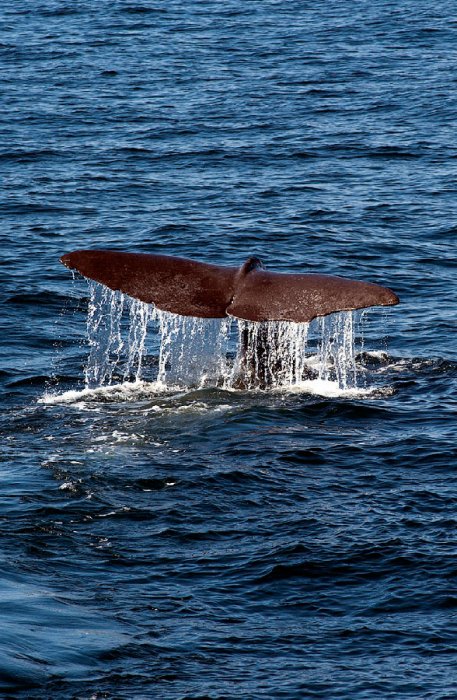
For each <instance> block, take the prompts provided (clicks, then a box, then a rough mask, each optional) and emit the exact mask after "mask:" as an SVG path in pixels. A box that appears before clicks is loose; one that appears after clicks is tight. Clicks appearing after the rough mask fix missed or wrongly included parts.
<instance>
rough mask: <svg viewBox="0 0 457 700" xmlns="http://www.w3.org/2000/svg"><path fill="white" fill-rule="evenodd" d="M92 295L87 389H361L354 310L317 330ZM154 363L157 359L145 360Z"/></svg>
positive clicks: (102, 292)
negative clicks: (310, 384) (322, 385)
mask: <svg viewBox="0 0 457 700" xmlns="http://www.w3.org/2000/svg"><path fill="white" fill-rule="evenodd" d="M89 290H90V301H89V306H88V316H87V335H88V345H89V356H88V361H87V366H86V369H85V379H86V387H87V388H95V387H99V386H109V385H111V384H112V383H113V382H114V383H115V382H119V381H139V380H144V379H146V380H150V381H156V382H157V383H158V385H160V386H162V387H163V388H164V389H166V388H170V387H183V388H185V387H204V386H207V387H211V386H212V387H214V386H220V387H223V388H226V389H231V388H248V389H249V388H256V387H259V386H260V387H271V388H288V387H289V388H292V387H296V386H297V385H299V384H300V382H302V381H303V380H305V379H306V380H309V379H318V380H319V381H325V382H329V381H330V382H334V383H335V384H336V386H338V388H340V389H342V390H346V389H351V388H356V387H357V370H356V363H355V354H356V353H355V340H354V318H353V316H354V312H351V311H349V312H341V313H338V314H333V315H331V316H326V317H324V318H321V319H317V321H315V322H313V323H311V324H308V323H292V322H288V321H270V322H262V323H254V322H251V321H244V320H238V319H235V318H231V317H227V318H224V319H204V318H195V317H184V316H178V315H176V314H171V313H168V312H166V311H161V310H159V309H157V308H155V307H154V306H153V305H151V304H144V303H143V302H141V301H138V300H135V299H131V298H129V297H127V296H125V295H123V294H122V293H120V292H113V291H111V290H110V289H107V288H106V287H103V286H101V285H99V284H96V283H92V282H90V283H89ZM148 331H151V332H150V333H148ZM148 343H150V344H151V346H152V347H151V350H150V352H149V353H148V352H147V344H148ZM309 346H311V350H310V352H308V353H307V350H308V347H309ZM151 357H152V358H154V357H156V358H158V359H157V360H156V361H155V362H150V361H149V362H146V360H147V359H148V358H151Z"/></svg>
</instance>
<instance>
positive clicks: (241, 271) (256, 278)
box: [60, 250, 399, 323]
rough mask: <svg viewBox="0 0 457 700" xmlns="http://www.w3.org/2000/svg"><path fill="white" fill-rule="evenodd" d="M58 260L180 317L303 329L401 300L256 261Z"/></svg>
mask: <svg viewBox="0 0 457 700" xmlns="http://www.w3.org/2000/svg"><path fill="white" fill-rule="evenodd" d="M60 260H61V262H62V263H63V264H64V265H65V266H66V267H68V268H70V269H72V270H77V271H78V272H80V273H81V274H82V275H84V277H88V278H89V279H91V280H94V281H95V282H100V283H101V284H104V285H106V286H107V287H109V288H110V289H112V290H115V291H121V292H124V293H125V294H127V295H128V296H131V297H133V298H135V299H139V300H140V301H144V302H146V303H152V304H155V306H157V308H159V309H161V310H162V311H169V312H171V313H175V314H180V315H182V316H197V317H200V318H223V317H225V316H235V317H236V318H240V319H245V320H247V321H295V322H296V323H303V322H310V321H312V320H313V319H314V318H316V317H318V316H327V315H328V314H331V313H335V312H336V311H350V310H352V309H364V308H367V307H370V306H392V305H394V304H398V302H399V299H398V297H397V295H396V294H395V293H394V292H392V291H391V290H390V289H388V288H387V287H383V286H381V285H379V284H373V283H371V282H360V281H357V280H350V279H347V278H345V277H336V276H332V275H317V274H296V273H295V274H289V273H278V272H268V271H267V270H265V269H264V268H263V265H262V263H261V262H260V260H259V259H258V258H249V259H248V260H247V261H246V262H245V263H244V264H243V265H242V266H241V267H239V268H237V267H222V266H220V265H211V264H209V263H201V262H196V261H194V260H188V259H187V258H178V257H172V256H169V255H151V254H146V253H122V252H117V251H112V250H77V251H74V252H73V253H67V254H66V255H63V256H62V257H61V259H60Z"/></svg>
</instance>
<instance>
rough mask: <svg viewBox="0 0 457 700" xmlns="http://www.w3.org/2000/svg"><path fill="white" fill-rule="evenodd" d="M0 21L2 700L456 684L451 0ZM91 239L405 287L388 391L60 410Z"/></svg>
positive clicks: (371, 345)
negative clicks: (78, 256) (78, 271)
mask: <svg viewBox="0 0 457 700" xmlns="http://www.w3.org/2000/svg"><path fill="white" fill-rule="evenodd" d="M0 20H1V21H0V32H1V34H0V47H1V56H2V63H1V72H0V82H1V94H2V98H3V100H2V109H1V111H0V141H1V145H0V147H1V150H0V168H1V172H2V181H3V185H2V203H1V213H2V228H1V239H2V248H1V251H2V254H1V260H0V264H1V267H0V275H1V300H2V316H1V324H2V332H1V341H0V380H1V384H2V393H3V412H2V415H1V418H0V430H1V454H2V456H1V492H0V527H1V540H0V558H1V579H0V591H1V592H0V617H1V623H0V629H1V637H0V689H1V692H2V694H3V696H4V697H11V698H12V697H14V698H19V697H20V698H37V699H38V698H55V699H63V698H78V699H82V698H84V699H89V698H93V699H100V698H116V699H117V698H125V699H129V700H130V699H131V698H173V699H177V698H188V699H190V698H193V699H196V698H211V700H215V699H216V698H243V699H244V698H252V699H256V698H275V699H276V698H325V699H330V698H331V699H335V700H336V699H338V700H340V699H342V698H347V699H348V700H349V699H350V700H362V699H363V700H366V699H371V698H383V699H384V698H414V699H417V698H427V699H433V700H438V699H440V700H444V699H445V698H448V699H451V698H455V697H456V696H457V671H456V652H457V589H456V577H457V558H456V551H457V550H456V519H457V476H456V467H457V448H456V418H457V401H456V384H457V382H456V378H457V359H456V291H457V284H456V245H455V241H456V235H457V145H456V141H455V134H456V129H457V52H456V46H457V14H456V7H455V4H454V3H451V2H441V3H439V4H438V3H430V2H425V1H424V0H416V1H415V2H412V1H411V0H407V1H406V2H398V1H396V2H395V1H393V2H374V1H369V0H367V1H366V2H348V1H347V0H338V2H336V1H335V0H330V1H329V2H325V3H310V2H298V1H295V0H290V1H289V2H276V1H275V0H262V1H260V0H259V1H255V0H252V1H248V0H244V1H243V0H227V1H226V2H218V1H216V0H199V1H198V2H190V3H184V2H183V1H182V0H168V1H167V2H161V1H157V2H152V1H151V0H144V1H143V2H141V3H139V2H136V1H135V0H132V1H131V2H130V1H128V0H111V1H110V2H108V1H107V0H98V1H97V2H90V1H89V0H78V1H76V0H75V1H73V2H65V1H64V0H34V1H32V0H21V1H20V2H19V1H13V0H6V2H5V1H4V2H3V3H2V6H1V9H0ZM78 247H84V248H90V247H95V248H96V247H104V248H117V249H120V250H130V251H136V252H157V253H165V254H171V255H185V256H190V257H193V258H195V259H200V260H204V261H208V262H216V263H220V264H231V265H234V264H241V263H242V262H243V261H244V260H245V259H246V257H247V256H248V255H250V254H256V255H259V256H260V257H261V258H262V259H263V260H264V262H265V264H266V265H267V266H268V267H269V268H271V269H276V270H280V271H292V270H293V271H303V272H307V271H310V272H325V273H334V274H342V275H346V276H349V277H356V278H358V279H365V280H370V281H374V282H380V283H384V284H387V285H388V286H390V287H391V288H393V289H394V290H395V291H396V292H397V293H398V294H399V296H400V297H401V300H402V304H401V306H399V307H396V308H394V309H392V310H389V311H388V312H381V311H371V312H370V313H369V316H368V321H367V323H366V326H365V330H364V348H365V354H361V355H359V357H358V363H359V368H360V371H361V372H362V373H365V376H368V380H367V381H369V383H371V384H373V385H374V386H377V387H378V391H376V392H375V393H374V394H371V395H369V396H364V395H355V396H352V397H351V396H347V395H336V396H333V397H332V396H328V395H327V396H322V395H319V393H318V392H314V393H307V392H296V393H287V392H286V393H284V392H283V393H279V394H278V393H272V392H258V391H257V392H256V391H252V392H228V391H222V390H218V389H211V388H209V389H200V390H199V389H194V388H191V387H189V389H188V390H187V391H186V390H184V391H180V392H179V393H178V392H175V393H173V392H168V393H163V394H157V395H155V394H150V395H144V394H141V392H139V393H138V394H137V395H135V393H133V394H132V395H130V396H129V397H126V396H123V395H114V394H112V395H107V394H103V393H102V394H101V395H100V396H98V398H97V396H93V397H92V398H90V400H89V399H88V398H87V397H86V399H84V397H83V396H80V397H79V400H74V401H72V402H65V401H63V400H62V401H59V399H58V398H57V400H55V401H54V402H53V403H52V402H51V403H49V402H48V403H46V402H43V401H42V399H43V397H47V396H49V395H53V396H56V395H57V397H59V396H60V395H61V394H63V393H64V392H68V391H71V390H74V391H80V390H81V389H82V387H83V372H84V365H85V363H86V359H87V354H88V348H87V345H86V344H85V337H86V327H85V323H86V309H87V287H86V285H85V283H84V282H83V281H79V282H78V281H77V282H75V283H73V282H72V279H71V275H70V274H69V272H68V270H65V269H64V268H63V267H62V266H61V265H60V264H59V262H58V258H59V256H60V255H61V254H62V253H64V252H68V251H70V250H72V249H75V248H78ZM153 348H154V344H153ZM149 360H150V364H151V366H153V365H154V362H155V361H156V360H157V358H156V357H155V356H154V349H152V350H151V353H150V357H149Z"/></svg>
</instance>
